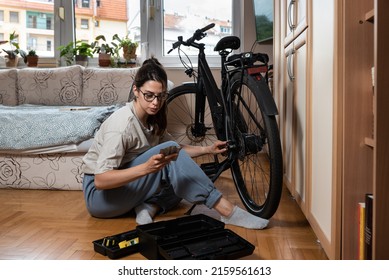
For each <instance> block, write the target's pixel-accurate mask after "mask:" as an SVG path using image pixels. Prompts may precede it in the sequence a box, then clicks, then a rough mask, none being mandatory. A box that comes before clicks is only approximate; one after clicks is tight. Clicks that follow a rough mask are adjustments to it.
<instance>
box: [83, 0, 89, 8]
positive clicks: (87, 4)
mask: <svg viewBox="0 0 389 280" xmlns="http://www.w3.org/2000/svg"><path fill="white" fill-rule="evenodd" d="M89 2H90V0H81V7H83V8H89V5H90V3H89Z"/></svg>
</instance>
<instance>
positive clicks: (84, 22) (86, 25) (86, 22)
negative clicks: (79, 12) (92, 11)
mask: <svg viewBox="0 0 389 280" xmlns="http://www.w3.org/2000/svg"><path fill="white" fill-rule="evenodd" d="M81 28H82V29H89V20H88V19H84V18H82V19H81Z"/></svg>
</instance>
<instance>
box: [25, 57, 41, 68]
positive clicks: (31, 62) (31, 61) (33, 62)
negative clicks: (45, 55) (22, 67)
mask: <svg viewBox="0 0 389 280" xmlns="http://www.w3.org/2000/svg"><path fill="white" fill-rule="evenodd" d="M38 59H39V57H38V56H37V55H28V56H27V66H28V67H37V66H38Z"/></svg>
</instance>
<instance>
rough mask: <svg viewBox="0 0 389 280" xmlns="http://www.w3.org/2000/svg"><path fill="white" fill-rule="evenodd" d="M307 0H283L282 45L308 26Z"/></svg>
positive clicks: (287, 43)
mask: <svg viewBox="0 0 389 280" xmlns="http://www.w3.org/2000/svg"><path fill="white" fill-rule="evenodd" d="M307 2H308V1H307V0H283V10H284V12H283V14H284V16H283V17H284V22H283V25H284V26H283V28H284V30H285V33H284V34H285V37H284V45H285V46H287V45H289V44H290V43H291V42H292V41H293V40H294V39H296V37H297V36H299V35H300V34H301V33H302V32H303V31H304V30H305V29H306V28H307V27H308V20H307V18H308V5H307Z"/></svg>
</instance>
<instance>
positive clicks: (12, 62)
mask: <svg viewBox="0 0 389 280" xmlns="http://www.w3.org/2000/svg"><path fill="white" fill-rule="evenodd" d="M18 37H19V35H17V34H15V31H14V32H12V33H11V34H10V35H9V40H8V41H1V42H0V44H5V43H9V45H10V49H8V50H6V49H3V51H4V52H5V53H6V55H5V65H6V66H7V67H16V66H17V65H18V61H19V56H18V54H19V53H20V48H19V43H18V42H17V39H18Z"/></svg>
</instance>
